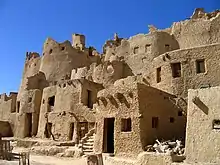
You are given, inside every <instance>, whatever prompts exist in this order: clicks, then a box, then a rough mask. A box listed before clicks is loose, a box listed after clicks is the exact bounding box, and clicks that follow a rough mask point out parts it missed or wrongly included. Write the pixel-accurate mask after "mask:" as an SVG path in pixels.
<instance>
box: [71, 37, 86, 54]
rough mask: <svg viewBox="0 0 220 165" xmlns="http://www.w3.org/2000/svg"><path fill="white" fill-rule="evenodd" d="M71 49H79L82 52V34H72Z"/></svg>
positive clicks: (83, 45) (83, 43)
mask: <svg viewBox="0 0 220 165" xmlns="http://www.w3.org/2000/svg"><path fill="white" fill-rule="evenodd" d="M72 39H73V47H75V48H79V49H80V50H83V49H84V48H85V41H86V39H85V36H84V35H82V34H73V35H72Z"/></svg>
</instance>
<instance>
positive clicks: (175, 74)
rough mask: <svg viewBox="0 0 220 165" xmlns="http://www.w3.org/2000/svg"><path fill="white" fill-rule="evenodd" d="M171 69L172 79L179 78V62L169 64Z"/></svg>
mask: <svg viewBox="0 0 220 165" xmlns="http://www.w3.org/2000/svg"><path fill="white" fill-rule="evenodd" d="M171 68H172V75H173V78H176V77H181V64H180V62H178V63H173V64H171Z"/></svg>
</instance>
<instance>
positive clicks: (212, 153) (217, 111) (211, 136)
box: [185, 86, 220, 164]
mask: <svg viewBox="0 0 220 165" xmlns="http://www.w3.org/2000/svg"><path fill="white" fill-rule="evenodd" d="M219 128H220V87H219V86H218V87H212V88H207V89H197V90H189V97H188V115H187V129H186V148H185V150H186V160H187V162H198V163H200V162H201V163H204V164H205V163H207V164H208V163H210V164H211V163H213V164H214V163H216V164H220V159H219V158H220V150H219V148H220V140H219V139H220V129H219Z"/></svg>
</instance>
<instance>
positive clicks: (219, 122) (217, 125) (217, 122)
mask: <svg viewBox="0 0 220 165" xmlns="http://www.w3.org/2000/svg"><path fill="white" fill-rule="evenodd" d="M212 124H213V125H212V128H213V129H218V130H220V120H213V123H212Z"/></svg>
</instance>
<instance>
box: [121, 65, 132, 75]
mask: <svg viewBox="0 0 220 165" xmlns="http://www.w3.org/2000/svg"><path fill="white" fill-rule="evenodd" d="M123 69H124V70H123V77H122V78H126V77H128V76H134V73H133V72H132V69H131V68H130V67H129V66H128V64H127V63H124V68H123Z"/></svg>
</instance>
